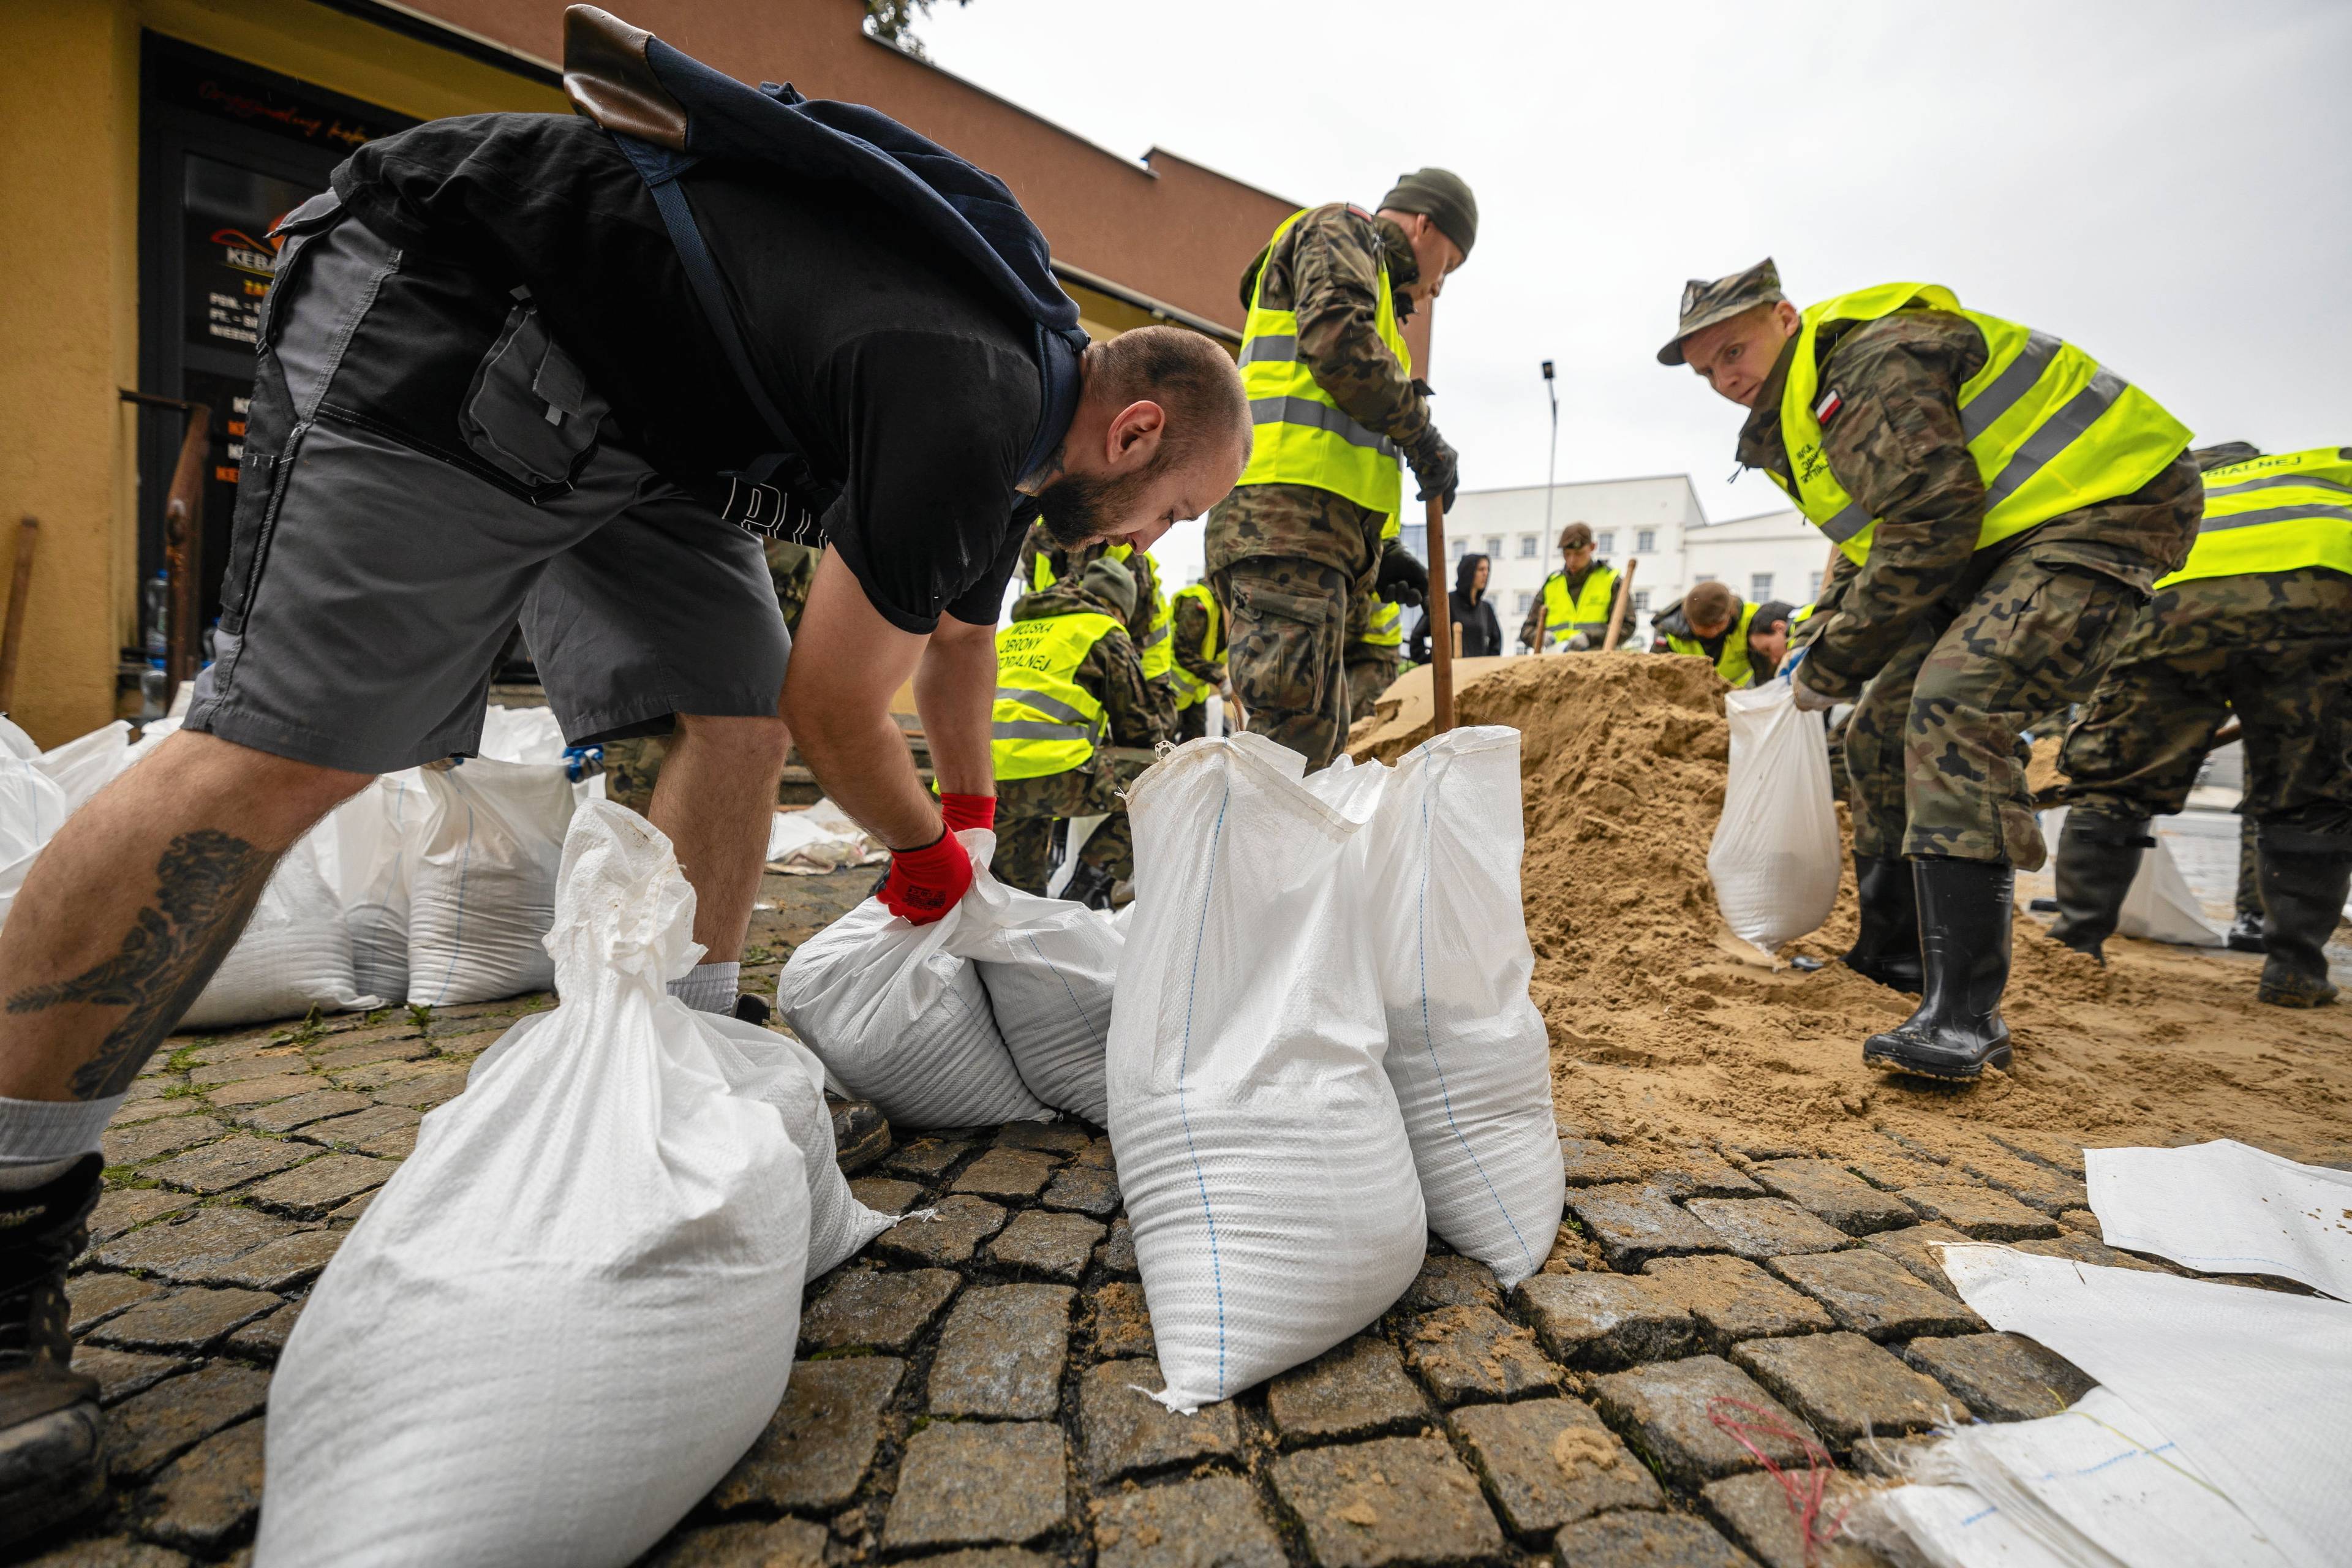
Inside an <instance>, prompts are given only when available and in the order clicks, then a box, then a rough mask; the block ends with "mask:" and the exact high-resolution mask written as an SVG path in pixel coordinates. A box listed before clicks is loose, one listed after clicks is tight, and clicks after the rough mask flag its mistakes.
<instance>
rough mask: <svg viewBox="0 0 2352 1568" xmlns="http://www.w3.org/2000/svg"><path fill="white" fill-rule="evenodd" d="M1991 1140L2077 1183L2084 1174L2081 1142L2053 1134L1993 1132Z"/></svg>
mask: <svg viewBox="0 0 2352 1568" xmlns="http://www.w3.org/2000/svg"><path fill="white" fill-rule="evenodd" d="M1992 1141H1993V1142H1996V1143H1998V1144H2000V1145H2001V1146H2002V1147H2003V1148H2005V1149H2007V1150H2009V1151H2010V1152H2011V1153H2013V1154H2018V1155H2021V1156H2022V1157H2024V1158H2025V1159H2028V1160H2031V1161H2032V1162H2033V1163H2036V1164H2039V1165H2047V1166H2049V1167H2050V1168H2051V1169H2052V1170H2053V1171H2063V1173H2066V1174H2067V1175H2070V1176H2073V1177H2074V1178H2075V1179H2076V1180H2077V1181H2079V1180H2081V1179H2082V1175H2083V1141H2082V1140H2081V1139H2079V1138H2061V1137H2059V1136H2058V1135H2057V1134H2056V1133H2054V1132H2034V1131H2018V1132H2008V1131H2002V1132H1996V1133H1993V1134H1992Z"/></svg>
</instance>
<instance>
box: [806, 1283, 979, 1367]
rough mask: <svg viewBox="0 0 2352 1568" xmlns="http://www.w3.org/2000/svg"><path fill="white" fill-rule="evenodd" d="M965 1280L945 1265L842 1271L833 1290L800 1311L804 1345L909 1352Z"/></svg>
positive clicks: (819, 1347)
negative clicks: (890, 1271)
mask: <svg viewBox="0 0 2352 1568" xmlns="http://www.w3.org/2000/svg"><path fill="white" fill-rule="evenodd" d="M962 1283H963V1281H962V1280H961V1279H957V1278H956V1277H955V1276H954V1275H953V1274H950V1273H949V1272H948V1271H947V1270H946V1269H944V1268H918V1269H915V1270H913V1271H912V1272H910V1273H904V1274H884V1273H880V1272H878V1271H877V1270H875V1269H871V1268H844V1269H841V1270H838V1271H837V1274H836V1277H835V1282H834V1284H833V1286H832V1287H831V1289H827V1290H826V1291H825V1293H824V1295H822V1296H819V1297H818V1298H817V1299H816V1300H814V1302H812V1303H810V1305H809V1308H808V1310H806V1311H805V1312H803V1313H802V1314H801V1344H802V1346H803V1348H804V1349H806V1350H809V1351H842V1350H853V1349H865V1350H877V1351H893V1352H900V1353H904V1352H906V1351H907V1350H908V1349H909V1348H911V1347H912V1346H913V1344H914V1342H915V1341H916V1340H917V1339H918V1338H919V1337H920V1335H921V1334H922V1331H924V1330H925V1329H927V1328H929V1326H930V1322H931V1320H932V1319H933V1318H935V1317H937V1316H939V1313H940V1308H942V1307H944V1306H946V1305H947V1304H948V1300H949V1299H950V1298H951V1297H952V1296H954V1295H955V1293H956V1289H957V1287H958V1286H960V1285H961V1284H962Z"/></svg>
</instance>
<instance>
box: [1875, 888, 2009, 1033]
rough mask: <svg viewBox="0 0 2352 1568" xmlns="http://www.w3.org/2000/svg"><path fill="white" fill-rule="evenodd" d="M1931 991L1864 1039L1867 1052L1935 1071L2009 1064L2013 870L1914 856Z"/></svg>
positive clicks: (1921, 941)
mask: <svg viewBox="0 0 2352 1568" xmlns="http://www.w3.org/2000/svg"><path fill="white" fill-rule="evenodd" d="M1911 875H1912V879H1913V881H1914V882H1915V883H1916V886H1917V888H1918V890H1919V946H1920V952H1921V956H1922V958H1923V959H1924V960H1925V961H1926V962H1925V965H1924V967H1925V968H1926V971H1927V994H1926V996H1925V997H1924V998H1923V999H1922V1000H1921V1002H1920V1004H1919V1010H1918V1011H1917V1012H1916V1013H1914V1014H1912V1015H1911V1016H1910V1017H1908V1018H1906V1019H1905V1020H1904V1021H1903V1022H1902V1023H1900V1024H1897V1025H1896V1026H1895V1027H1894V1028H1892V1029H1889V1030H1887V1031H1886V1033H1885V1034H1883V1035H1873V1036H1871V1037H1870V1038H1869V1039H1868V1040H1866V1041H1864V1044H1863V1047H1862V1059H1863V1060H1864V1061H1865V1062H1878V1063H1881V1064H1883V1065H1885V1066H1886V1067H1891V1068H1897V1069H1899V1070H1900V1071H1903V1072H1915V1073H1921V1074H1924V1075H1925V1076H1927V1077H1928V1078H1948V1079H1972V1078H1974V1077H1976V1076H1977V1075H1978V1074H1979V1073H1980V1072H1982V1071H1983V1070H1984V1069H1985V1068H1986V1067H1987V1066H1988V1065H1990V1066H1992V1067H1997V1068H2005V1067H2007V1066H2009V1059H2010V1049H2009V1027H2008V1026H2007V1025H2005V1024H2003V1023H2002V1022H2001V1021H2000V994H2001V992H2002V991H2003V990H2004V989H2006V988H2007V986H2008V984H2009V917H2010V900H2011V887H2012V885H2013V880H2014V878H2013V869H2012V868H2011V867H2010V866H2008V865H2006V864H2000V863H1993V862H1987V861H1983V860H1915V861H1913V862H1912V863H1911Z"/></svg>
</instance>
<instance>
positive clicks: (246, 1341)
mask: <svg viewBox="0 0 2352 1568" xmlns="http://www.w3.org/2000/svg"><path fill="white" fill-rule="evenodd" d="M305 1300H308V1298H307V1297H306V1298H305ZM301 1315H302V1302H301V1301H289V1303H287V1304H286V1305H285V1306H283V1307H280V1308H278V1310H276V1311H274V1312H272V1313H270V1314H269V1315H268V1317H266V1318H256V1319H255V1320H254V1321H251V1322H249V1323H247V1324H246V1325H245V1327H243V1328H241V1329H239V1330H237V1331H236V1332H235V1333H233V1334H231V1335H229V1337H228V1344H227V1347H226V1348H227V1349H229V1350H232V1351H235V1352H237V1353H238V1354H240V1355H247V1356H257V1357H259V1358H260V1359H262V1360H264V1361H276V1360H277V1359H278V1352H281V1351H283V1350H284V1349H285V1348H286V1336H287V1335H289V1334H290V1333H292V1332H293V1331H294V1322H295V1320H296V1319H298V1318H299V1317H300V1316H301Z"/></svg>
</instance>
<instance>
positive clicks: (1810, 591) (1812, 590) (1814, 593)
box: [1805, 572, 1822, 599]
mask: <svg viewBox="0 0 2352 1568" xmlns="http://www.w3.org/2000/svg"><path fill="white" fill-rule="evenodd" d="M1806 578H1807V581H1806V585H1805V597H1806V598H1808V599H1818V598H1820V597H1821V596H1822V574H1820V573H1818V572H1811V573H1808V574H1806Z"/></svg>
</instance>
